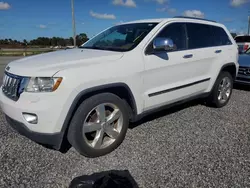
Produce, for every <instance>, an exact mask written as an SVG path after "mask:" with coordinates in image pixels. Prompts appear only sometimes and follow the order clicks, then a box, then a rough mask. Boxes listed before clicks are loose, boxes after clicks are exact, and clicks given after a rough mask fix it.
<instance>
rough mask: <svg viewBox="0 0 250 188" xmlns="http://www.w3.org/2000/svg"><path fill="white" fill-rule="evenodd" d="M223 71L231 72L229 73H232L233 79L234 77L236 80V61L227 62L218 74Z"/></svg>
mask: <svg viewBox="0 0 250 188" xmlns="http://www.w3.org/2000/svg"><path fill="white" fill-rule="evenodd" d="M222 71H227V72H229V73H230V74H231V75H232V77H233V79H234V80H235V79H236V76H237V68H236V65H235V63H233V62H231V63H227V64H225V65H223V66H222V67H221V69H220V72H219V74H218V76H219V75H220V73H221V72H222Z"/></svg>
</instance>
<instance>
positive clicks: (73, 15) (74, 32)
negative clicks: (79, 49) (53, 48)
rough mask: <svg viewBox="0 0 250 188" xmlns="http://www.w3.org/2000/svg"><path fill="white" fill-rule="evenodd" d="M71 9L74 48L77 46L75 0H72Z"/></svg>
mask: <svg viewBox="0 0 250 188" xmlns="http://www.w3.org/2000/svg"><path fill="white" fill-rule="evenodd" d="M71 10H72V29H73V40H74V48H75V47H76V23H75V9H74V0H71Z"/></svg>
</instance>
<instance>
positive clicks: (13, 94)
mask: <svg viewBox="0 0 250 188" xmlns="http://www.w3.org/2000/svg"><path fill="white" fill-rule="evenodd" d="M21 81H22V77H20V76H16V75H13V74H10V73H5V75H4V79H3V85H2V91H3V93H4V94H5V95H6V96H7V97H8V98H10V99H12V100H14V101H17V100H18V98H19V93H20V92H19V87H20V84H21Z"/></svg>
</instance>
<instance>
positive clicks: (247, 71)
mask: <svg viewBox="0 0 250 188" xmlns="http://www.w3.org/2000/svg"><path fill="white" fill-rule="evenodd" d="M238 74H241V75H244V76H250V67H241V66H240V67H239V72H238Z"/></svg>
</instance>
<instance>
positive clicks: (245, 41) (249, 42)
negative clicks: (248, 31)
mask: <svg viewBox="0 0 250 188" xmlns="http://www.w3.org/2000/svg"><path fill="white" fill-rule="evenodd" d="M234 40H235V41H236V43H237V45H238V46H239V51H240V52H244V51H246V50H247V49H248V48H249V47H250V36H249V35H239V36H237V37H235V38H234Z"/></svg>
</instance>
